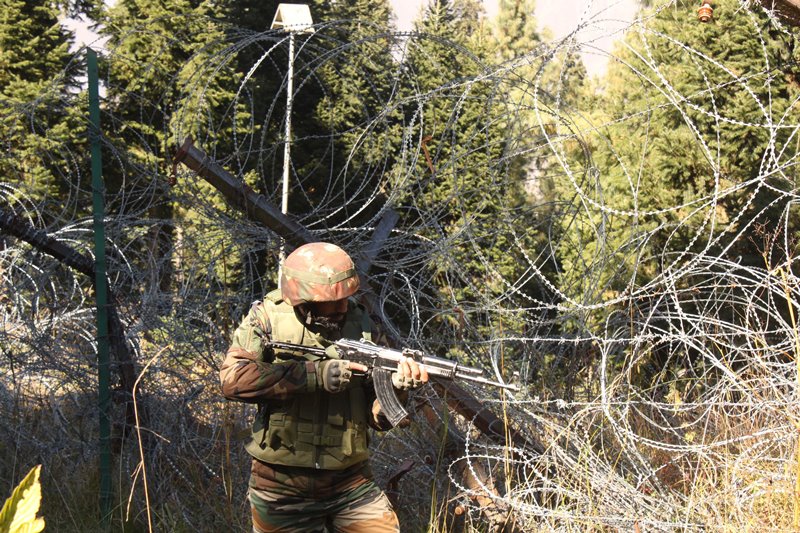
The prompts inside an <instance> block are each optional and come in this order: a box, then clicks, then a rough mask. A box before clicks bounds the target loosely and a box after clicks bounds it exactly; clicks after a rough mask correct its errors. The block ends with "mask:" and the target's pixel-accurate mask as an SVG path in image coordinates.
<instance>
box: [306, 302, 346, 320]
mask: <svg viewBox="0 0 800 533" xmlns="http://www.w3.org/2000/svg"><path fill="white" fill-rule="evenodd" d="M309 306H310V307H311V312H312V313H313V314H314V316H317V317H325V318H329V319H331V320H334V321H340V320H344V316H345V315H346V314H347V299H344V300H336V301H335V302H312V303H310V304H309Z"/></svg>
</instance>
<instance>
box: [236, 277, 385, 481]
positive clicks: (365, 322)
mask: <svg viewBox="0 0 800 533" xmlns="http://www.w3.org/2000/svg"><path fill="white" fill-rule="evenodd" d="M260 307H261V309H260V312H262V313H265V314H266V317H265V318H266V319H267V320H269V324H270V326H271V329H272V333H271V334H270V338H271V339H272V340H274V341H276V342H287V343H292V344H300V345H303V346H312V347H316V348H326V347H328V346H329V345H330V344H331V341H329V340H326V339H325V338H323V337H322V336H321V335H319V334H317V333H314V332H312V331H310V330H309V329H308V328H306V327H305V325H304V324H303V323H302V322H301V321H300V320H299V319H298V317H297V316H296V315H295V310H294V308H293V307H292V306H290V305H289V304H287V303H285V302H284V301H283V300H282V299H281V294H280V291H273V292H271V293H269V294H268V295H267V297H266V298H265V300H264V302H263V303H262V304H261V306H260ZM370 326H371V322H370V319H369V317H368V315H367V313H366V312H365V311H364V309H363V308H361V307H360V306H358V305H356V304H354V303H352V302H350V303H349V304H348V311H347V318H346V321H345V325H344V327H343V329H342V337H343V338H348V339H360V338H365V339H370V337H371V328H370ZM274 356H275V359H274V362H275V363H282V362H288V361H317V360H319V359H320V357H319V356H315V355H312V354H307V353H301V352H296V351H289V350H282V349H276V350H275V351H274ZM369 410H370V406H368V405H367V397H366V393H365V391H364V378H363V377H362V376H353V378H352V379H351V380H350V387H349V388H348V389H347V390H345V391H343V392H340V393H337V394H331V393H329V392H327V391H325V390H324V389H322V388H321V387H320V388H318V390H315V391H314V392H310V393H305V394H295V395H292V396H291V397H289V398H286V399H284V400H270V401H268V402H267V403H265V404H262V405H261V406H260V407H259V412H258V415H257V416H256V419H255V422H254V423H253V430H252V438H251V440H250V443H249V444H248V445H247V446H246V448H247V451H248V452H249V453H250V455H252V456H253V457H255V458H256V459H259V460H261V461H264V462H266V463H272V464H280V465H286V466H299V467H306V468H318V469H323V470H341V469H344V468H347V467H349V466H351V465H354V464H356V463H360V462H362V461H365V460H366V459H367V447H368V443H367V416H368V413H369Z"/></svg>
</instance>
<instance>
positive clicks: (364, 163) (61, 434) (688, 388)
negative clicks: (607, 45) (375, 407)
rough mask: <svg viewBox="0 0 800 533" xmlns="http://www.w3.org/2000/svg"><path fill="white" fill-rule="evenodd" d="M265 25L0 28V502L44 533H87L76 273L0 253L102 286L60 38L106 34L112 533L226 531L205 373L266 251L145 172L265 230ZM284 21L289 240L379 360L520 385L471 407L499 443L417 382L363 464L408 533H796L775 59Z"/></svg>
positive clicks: (127, 13) (186, 21)
mask: <svg viewBox="0 0 800 533" xmlns="http://www.w3.org/2000/svg"><path fill="white" fill-rule="evenodd" d="M277 4H278V2H273V1H258V2H255V1H249V0H244V1H224V0H223V1H214V2H212V1H197V0H159V1H156V0H118V1H117V2H116V3H115V4H114V5H113V7H108V6H106V5H104V4H103V3H101V2H94V1H92V0H74V1H64V2H47V1H39V0H36V1H22V0H0V12H2V13H3V16H2V18H0V101H2V106H0V146H2V149H3V157H2V159H0V174H1V175H2V181H1V182H0V208H1V209H2V215H3V217H2V218H3V232H2V233H0V280H2V283H3V291H2V293H0V306H1V307H2V318H1V319H0V320H1V321H2V322H0V352H2V353H0V372H2V374H3V380H2V381H1V382H0V406H2V407H1V408H2V411H1V413H2V416H0V434H1V435H2V440H0V487H2V488H4V489H5V490H6V492H7V493H10V492H11V490H12V488H13V487H14V486H15V485H16V483H18V482H19V480H20V479H21V478H22V477H23V476H24V474H25V473H26V472H27V471H28V470H30V468H31V467H33V466H34V465H36V464H42V465H43V468H42V473H41V476H42V486H43V493H44V500H43V508H42V514H43V516H44V517H45V520H46V521H47V522H48V523H49V524H58V526H57V530H58V531H99V530H103V529H104V528H105V527H107V525H104V524H103V523H102V521H101V520H100V514H101V513H100V505H101V504H100V503H99V500H100V498H99V496H98V495H99V493H100V492H101V480H100V476H99V474H98V468H97V461H98V454H99V444H98V440H99V439H98V428H97V420H98V418H99V414H98V406H97V396H98V385H97V369H98V365H97V353H98V350H99V345H98V343H97V342H96V330H95V318H96V317H95V310H94V307H93V305H94V298H95V296H94V289H93V284H92V280H91V278H90V277H89V276H85V275H83V274H82V273H81V272H80V271H78V270H76V269H75V268H73V267H72V266H70V265H69V264H68V262H65V261H64V260H61V261H59V260H57V259H54V258H52V257H50V256H48V255H47V254H45V253H43V251H42V248H41V247H37V246H36V245H35V244H32V243H31V239H29V238H25V237H24V236H21V234H22V233H25V231H20V230H19V228H23V229H24V228H29V229H28V230H27V234H28V236H30V235H33V233H34V232H35V231H39V232H42V233H41V234H40V235H42V234H46V235H47V236H48V237H49V238H51V239H55V240H56V241H58V242H59V243H61V244H63V245H66V246H68V247H69V248H70V249H72V250H74V251H75V252H76V254H78V255H81V256H83V257H88V258H90V259H91V261H94V258H93V241H92V235H93V232H92V220H93V214H92V206H93V204H92V186H91V171H90V168H91V160H90V153H91V150H90V147H89V141H90V138H89V135H88V134H87V132H88V130H89V126H88V115H87V110H88V108H89V101H88V100H89V99H88V95H87V92H86V78H85V76H86V68H87V67H86V62H85V53H84V51H82V50H81V51H79V52H77V53H72V52H70V44H71V39H72V36H71V35H70V33H69V32H68V31H67V30H66V29H65V28H64V27H63V25H62V24H61V23H60V20H61V19H62V18H63V16H64V15H82V16H85V17H87V18H88V19H89V20H93V21H96V22H97V23H98V24H99V25H100V26H99V28H98V31H99V32H100V34H101V35H102V36H104V37H107V38H108V41H107V44H106V45H105V46H106V50H105V51H104V52H103V54H102V56H101V63H100V78H101V83H102V92H101V100H102V107H101V124H102V137H101V139H102V146H103V148H102V155H103V160H104V166H103V178H104V197H105V210H106V212H105V216H104V221H105V232H106V236H107V239H106V245H107V248H108V256H107V261H108V279H109V284H110V290H111V292H112V295H113V301H112V306H113V308H114V312H115V313H116V315H117V316H118V318H119V320H120V322H119V323H120V324H121V325H122V327H123V328H124V333H123V334H122V335H121V338H123V339H124V341H123V344H124V345H125V348H124V349H123V350H122V351H123V352H124V353H126V354H127V356H128V359H127V360H121V359H119V358H118V359H116V360H115V361H114V363H113V364H112V378H113V387H114V394H113V397H112V400H113V408H112V422H113V436H112V446H113V468H114V478H113V490H112V496H111V497H112V499H113V511H112V515H111V517H110V520H111V524H112V526H111V527H112V528H113V529H114V530H125V531H144V530H147V529H155V530H159V531H219V530H223V531H227V530H238V529H241V530H243V531H244V530H247V527H248V526H247V524H248V521H249V518H248V513H249V510H248V508H247V505H246V501H245V491H246V486H247V471H248V468H249V463H248V461H247V459H246V454H245V453H244V451H243V446H242V435H243V434H245V433H246V432H247V424H248V422H249V418H250V417H251V416H252V410H251V407H250V406H246V405H236V404H231V403H227V402H225V401H224V400H223V399H222V398H221V397H220V395H219V392H218V386H217V375H216V371H217V369H218V367H219V364H220V362H221V354H222V353H224V351H225V349H226V347H227V342H228V341H229V339H230V333H231V332H232V329H233V328H235V326H236V324H237V323H238V321H239V319H240V317H242V316H244V314H245V313H246V312H247V309H248V308H249V306H250V305H251V303H252V302H253V301H254V300H258V299H260V298H262V297H263V295H264V294H266V293H267V292H268V291H270V290H271V289H272V288H274V286H275V282H276V278H275V272H276V270H277V265H278V258H279V250H280V247H281V244H282V242H281V239H280V238H279V237H278V236H277V235H276V234H275V233H273V232H271V231H269V230H267V229H265V228H264V227H263V225H261V224H260V223H259V222H258V221H257V219H255V218H253V216H252V213H250V212H242V211H241V210H240V209H237V208H236V207H234V206H233V205H230V204H229V203H228V202H226V201H225V200H224V199H223V197H222V195H221V194H220V193H219V192H218V191H217V190H215V188H214V187H213V186H211V185H210V184H209V183H207V182H204V181H203V180H202V179H201V178H200V177H198V176H197V175H196V174H194V173H193V172H190V171H188V170H187V169H185V168H183V167H182V166H180V165H173V162H172V160H173V156H174V155H175V153H176V151H177V148H178V146H180V145H181V143H182V142H183V141H184V140H185V139H186V138H187V137H189V136H192V137H193V138H194V142H195V144H196V145H197V146H198V147H200V148H202V149H203V150H204V151H205V152H206V153H208V154H209V155H210V156H211V157H213V158H214V159H215V160H216V161H217V162H219V163H220V164H221V165H222V166H223V167H224V168H226V169H227V170H228V171H230V172H231V174H233V175H234V176H235V177H236V179H238V180H241V181H243V182H245V183H246V184H247V185H248V187H249V188H251V189H252V191H254V193H255V194H258V195H261V197H262V198H263V199H264V200H265V201H268V202H271V203H273V204H274V205H280V190H281V177H282V173H283V164H284V159H283V154H284V145H285V142H284V139H285V138H284V133H285V124H286V120H287V108H286V98H285V92H286V84H287V65H288V60H289V58H288V42H287V41H288V39H287V36H286V34H285V33H284V32H281V31H264V30H265V28H269V26H270V24H271V22H272V19H273V16H274V14H275V10H276V7H277ZM310 4H311V9H312V14H313V17H314V20H315V21H317V22H318V24H317V27H316V31H315V32H314V33H313V34H301V35H298V36H297V38H296V44H297V49H296V50H297V54H296V57H295V60H294V61H295V63H294V68H295V78H294V104H293V111H292V114H291V123H292V128H293V133H292V139H291V168H290V173H289V176H290V183H291V190H290V196H289V208H288V212H289V214H290V216H291V217H292V218H293V220H295V221H297V222H298V223H300V224H302V225H303V226H304V227H305V228H307V229H308V231H310V232H311V234H312V235H313V236H314V237H315V238H318V239H324V240H330V241H333V242H336V243H338V244H340V245H342V246H343V247H344V248H345V249H347V250H348V251H350V252H351V253H352V254H353V255H354V256H355V257H356V258H357V259H358V261H359V263H360V265H361V267H362V274H363V276H364V278H365V280H367V283H365V285H368V286H369V288H370V292H371V296H370V295H367V297H368V300H369V298H370V297H371V298H372V299H371V300H369V301H371V302H372V304H373V307H372V308H371V311H372V312H373V314H374V315H375V316H376V318H378V319H379V320H380V321H381V322H382V323H383V324H384V327H385V328H386V329H387V330H388V331H389V332H390V333H391V334H392V336H393V337H395V338H396V339H398V340H399V341H401V342H402V343H403V344H405V345H410V346H413V347H416V348H422V349H424V350H426V351H427V352H429V353H433V354H437V355H441V356H446V357H450V358H453V359H458V360H459V361H461V362H464V363H467V364H471V365H475V366H479V367H481V368H485V369H487V370H488V371H489V372H491V373H494V374H495V375H496V377H497V378H498V379H506V380H508V381H512V382H514V383H516V384H518V385H519V386H520V388H521V390H520V391H519V392H517V393H501V392H499V391H492V390H487V389H485V388H469V392H470V394H472V395H474V397H476V398H478V399H479V400H480V401H481V402H482V403H483V406H484V408H485V409H486V410H487V411H488V412H490V413H492V416H495V417H497V418H496V419H497V420H500V421H501V422H502V426H503V428H502V430H500V431H498V432H497V433H498V434H499V435H500V438H499V439H498V438H497V435H490V434H488V433H487V432H486V431H480V430H478V429H476V427H475V425H474V424H473V422H474V420H470V419H469V417H467V418H464V417H463V416H458V415H456V414H453V412H452V411H451V410H448V409H447V408H446V407H445V403H446V399H444V401H443V399H442V395H441V393H440V391H437V390H433V389H432V388H429V389H430V390H428V389H426V390H425V391H423V392H421V393H420V394H418V395H417V396H416V399H415V402H416V403H415V405H416V409H415V412H416V414H415V416H414V423H413V424H412V425H411V426H410V427H408V428H403V429H396V430H394V431H393V432H391V433H388V434H386V435H374V438H373V458H374V460H373V466H374V469H375V471H376V476H377V478H378V480H379V482H380V483H381V484H382V486H384V487H386V489H387V491H388V492H389V494H390V497H392V498H393V501H394V502H395V504H396V505H397V506H398V509H399V510H400V515H401V521H402V522H403V524H404V526H403V527H404V529H405V530H408V531H420V530H441V531H448V530H455V529H465V530H490V529H495V530H496V529H502V528H506V529H512V530H513V529H515V528H516V529H517V530H522V531H531V530H543V531H544V530H552V529H560V530H565V531H570V530H576V531H585V530H587V528H597V530H603V528H614V527H622V528H628V529H630V528H633V527H645V526H646V528H647V530H650V529H653V530H674V528H676V527H679V528H683V529H685V530H692V529H699V528H703V527H717V526H719V527H721V528H723V529H724V528H725V527H730V528H731V529H732V530H740V529H741V528H744V527H748V526H750V527H751V526H758V527H760V528H763V529H766V530H769V529H770V528H771V529H773V530H776V531H786V530H789V529H791V528H792V527H798V525H800V462H798V458H800V449H798V443H797V440H798V439H797V428H800V420H799V419H798V416H797V413H798V412H800V409H798V408H797V407H798V406H797V401H798V398H797V394H798V390H800V366H798V362H797V361H798V360H797V354H798V352H800V340H799V339H798V329H797V327H796V314H797V312H796V305H797V302H798V291H800V289H799V288H798V283H797V273H798V270H797V264H796V259H797V253H796V252H797V237H798V223H797V190H798V178H799V176H798V165H797V158H798V152H800V133H799V132H798V130H799V129H800V121H799V120H798V116H799V115H800V114H799V113H798V97H800V85H798V77H797V76H798V72H800V70H799V69H798V63H797V61H798V57H799V56H800V52H799V51H798V50H800V49H798V47H797V37H798V35H797V30H796V29H794V28H792V27H790V26H785V25H784V24H782V23H781V21H780V20H778V19H776V18H774V17H771V16H770V14H769V13H768V12H766V11H765V10H763V9H762V8H761V7H760V6H751V5H747V4H740V3H739V2H737V1H735V0H721V1H719V2H716V3H715V5H714V19H713V21H712V22H711V23H706V24H704V23H701V22H699V21H698V20H697V15H696V10H697V5H696V3H695V2H682V1H676V2H669V3H663V4H662V3H658V2H652V3H650V4H648V5H644V6H643V7H642V11H641V12H640V16H639V18H638V19H637V20H636V21H635V22H634V23H631V25H630V27H629V28H628V29H627V31H626V32H625V34H624V36H623V37H622V39H621V41H620V43H619V46H618V47H617V48H616V49H615V51H614V54H613V57H612V58H611V61H610V63H609V68H608V71H607V72H606V74H605V75H604V76H603V77H602V78H599V79H590V78H589V77H587V75H586V69H585V67H584V65H583V64H582V63H581V60H580V52H581V51H585V50H586V49H587V48H589V49H591V42H581V41H580V40H578V39H577V38H576V36H567V37H565V38H563V39H558V40H549V39H547V38H546V36H544V35H543V34H542V33H541V32H540V31H539V29H538V25H537V24H536V20H535V19H534V17H533V12H534V4H533V1H532V0H501V1H500V2H499V6H498V13H497V17H496V18H495V19H493V20H491V21H489V20H486V19H485V18H484V17H483V16H482V9H481V6H480V4H479V3H478V2H475V1H473V0H432V1H431V2H430V3H429V4H428V5H427V7H426V8H425V9H424V11H423V12H422V14H421V18H420V19H419V20H418V21H417V22H416V23H415V27H414V31H413V32H409V33H403V34H399V33H396V32H394V31H393V28H392V16H391V8H390V5H389V3H388V1H384V0H370V1H367V0H338V1H335V2H334V1H323V0H317V1H314V2H310ZM387 213H393V214H394V215H396V221H394V222H393V225H392V226H391V231H390V232H389V233H388V234H387V236H386V237H385V240H384V241H381V242H380V243H379V244H380V246H379V249H375V248H373V244H374V243H375V240H374V238H375V235H376V234H377V233H378V231H377V229H378V228H380V227H381V224H382V222H383V221H384V220H389V219H391V218H392V217H390V216H387ZM394 215H393V216H394ZM12 227H15V228H17V229H16V230H15V231H16V232H15V231H12ZM376 302H377V303H376ZM126 369H127V370H126ZM126 371H127V372H131V373H132V374H130V375H128V376H127V377H126V375H125V372H126ZM131 376H133V377H135V378H136V386H137V388H136V391H134V390H133V389H132V388H130V387H129V385H131V384H132V383H133V380H132V379H131ZM134 392H136V394H134ZM132 406H135V407H136V410H134V409H133V407H132ZM476 418H478V415H476ZM143 435H145V436H143ZM398 458H402V459H403V461H398ZM465 511H466V512H465Z"/></svg>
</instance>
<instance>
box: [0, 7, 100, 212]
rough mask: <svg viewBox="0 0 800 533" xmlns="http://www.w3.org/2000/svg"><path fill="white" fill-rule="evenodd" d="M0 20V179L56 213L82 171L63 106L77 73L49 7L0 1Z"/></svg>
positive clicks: (77, 130)
mask: <svg viewBox="0 0 800 533" xmlns="http://www.w3.org/2000/svg"><path fill="white" fill-rule="evenodd" d="M0 13H3V17H2V19H0V147H2V150H3V152H4V156H3V158H2V159H0V177H2V178H1V179H2V181H5V182H8V183H13V184H15V185H17V186H20V187H22V188H23V189H24V192H25V194H26V195H27V197H29V198H32V199H33V200H34V201H36V202H40V203H41V202H43V203H41V204H40V205H43V206H44V205H48V206H49V207H50V208H53V209H55V210H56V211H59V210H60V209H59V207H60V206H62V205H63V203H62V202H61V201H60V198H61V197H64V196H67V195H69V194H72V193H74V191H75V190H76V189H80V183H79V179H78V178H77V176H78V175H79V173H80V170H81V168H82V167H83V166H84V165H83V162H82V158H81V157H80V156H76V153H80V152H81V147H82V146H85V142H84V137H85V128H84V127H82V121H81V119H82V116H81V113H80V110H78V109H76V108H75V107H74V106H72V107H71V106H70V105H69V104H68V95H69V94H70V93H72V94H74V93H75V92H77V81H76V79H77V76H78V74H79V72H80V71H81V70H82V65H81V64H80V62H75V61H73V60H72V59H71V57H70V54H69V46H70V43H71V35H70V34H69V32H67V31H66V30H64V29H63V28H62V26H61V24H60V23H59V21H58V14H59V13H58V10H57V9H56V8H55V7H54V6H53V5H52V3H51V2H47V1H44V0H36V1H21V0H20V1H17V0H2V1H0ZM69 150H72V151H73V152H72V153H68V151H69ZM65 174H68V175H65ZM70 182H71V183H70ZM82 205H85V204H82Z"/></svg>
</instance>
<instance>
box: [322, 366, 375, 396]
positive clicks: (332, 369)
mask: <svg viewBox="0 0 800 533" xmlns="http://www.w3.org/2000/svg"><path fill="white" fill-rule="evenodd" d="M316 365H317V385H321V386H322V388H324V389H325V390H326V391H328V392H333V393H336V392H341V391H343V390H345V389H346V388H347V385H348V384H349V383H350V378H351V377H352V376H353V371H354V370H356V371H360V372H366V371H367V367H366V366H364V365H361V364H358V363H353V362H352V361H347V360H346V359H326V360H324V361H319V362H317V363H316Z"/></svg>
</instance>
